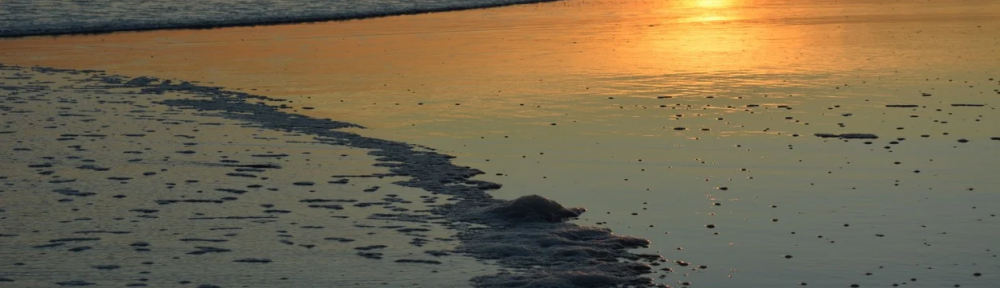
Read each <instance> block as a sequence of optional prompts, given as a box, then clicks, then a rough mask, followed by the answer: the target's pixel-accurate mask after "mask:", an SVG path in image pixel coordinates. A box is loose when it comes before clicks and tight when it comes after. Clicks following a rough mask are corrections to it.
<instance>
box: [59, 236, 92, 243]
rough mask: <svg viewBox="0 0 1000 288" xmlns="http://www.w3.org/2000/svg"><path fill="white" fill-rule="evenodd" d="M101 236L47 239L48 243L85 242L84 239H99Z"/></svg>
mask: <svg viewBox="0 0 1000 288" xmlns="http://www.w3.org/2000/svg"><path fill="white" fill-rule="evenodd" d="M100 240H101V238H97V237H86V238H59V239H52V240H49V242H50V243H60V242H85V241H100Z"/></svg>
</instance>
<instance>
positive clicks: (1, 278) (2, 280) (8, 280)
mask: <svg viewBox="0 0 1000 288" xmlns="http://www.w3.org/2000/svg"><path fill="white" fill-rule="evenodd" d="M0 282H14V279H10V278H7V277H0Z"/></svg>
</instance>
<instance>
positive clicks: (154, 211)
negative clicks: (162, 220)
mask: <svg viewBox="0 0 1000 288" xmlns="http://www.w3.org/2000/svg"><path fill="white" fill-rule="evenodd" d="M128 211H129V212H139V213H145V214H151V213H156V212H160V210H156V209H132V210H128Z"/></svg>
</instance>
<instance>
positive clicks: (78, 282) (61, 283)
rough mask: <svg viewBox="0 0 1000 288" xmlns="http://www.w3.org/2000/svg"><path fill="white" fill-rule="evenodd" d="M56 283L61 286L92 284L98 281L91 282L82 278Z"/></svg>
mask: <svg viewBox="0 0 1000 288" xmlns="http://www.w3.org/2000/svg"><path fill="white" fill-rule="evenodd" d="M56 285H59V286H90V285H96V283H91V282H87V281H81V280H73V281H64V282H56Z"/></svg>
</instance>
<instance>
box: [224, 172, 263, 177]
mask: <svg viewBox="0 0 1000 288" xmlns="http://www.w3.org/2000/svg"><path fill="white" fill-rule="evenodd" d="M226 176H230V177H244V178H257V175H253V174H247V173H234V172H230V173H226Z"/></svg>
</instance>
